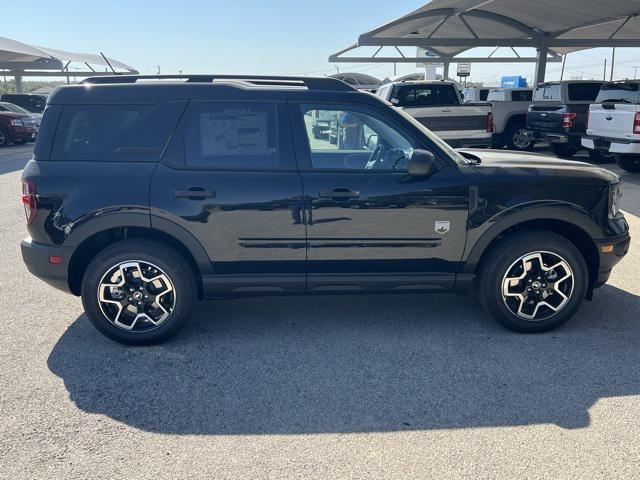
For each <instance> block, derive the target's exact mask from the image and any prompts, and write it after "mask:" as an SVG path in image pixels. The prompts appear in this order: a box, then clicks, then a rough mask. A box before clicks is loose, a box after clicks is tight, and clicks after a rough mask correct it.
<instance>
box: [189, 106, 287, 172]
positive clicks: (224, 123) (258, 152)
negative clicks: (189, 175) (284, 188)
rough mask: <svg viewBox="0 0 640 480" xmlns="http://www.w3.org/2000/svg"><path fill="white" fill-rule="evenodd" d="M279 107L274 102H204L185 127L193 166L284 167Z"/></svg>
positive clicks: (190, 161)
mask: <svg viewBox="0 0 640 480" xmlns="http://www.w3.org/2000/svg"><path fill="white" fill-rule="evenodd" d="M277 125H278V119H277V109H276V105H275V104H271V103H243V102H237V103H203V104H200V105H199V106H198V107H197V108H196V110H195V111H194V112H193V114H192V115H191V118H190V119H189V121H188V123H187V128H186V131H185V153H186V164H187V166H189V167H202V168H225V169H273V168H278V167H280V158H279V152H278V132H277Z"/></svg>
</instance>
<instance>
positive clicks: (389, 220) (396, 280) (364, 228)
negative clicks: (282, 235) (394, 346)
mask: <svg viewBox="0 0 640 480" xmlns="http://www.w3.org/2000/svg"><path fill="white" fill-rule="evenodd" d="M318 111H321V112H322V116H324V117H330V118H331V119H332V121H331V126H330V128H329V129H328V131H326V132H324V134H323V135H322V136H321V137H320V138H315V137H316V136H317V135H316V136H314V134H313V128H312V119H313V118H314V116H318V113H317V112H318ZM291 115H292V119H293V122H294V135H295V138H296V150H297V152H298V155H299V158H298V160H299V164H300V167H301V174H302V182H303V189H304V194H305V199H306V209H305V213H306V222H307V248H308V253H307V260H308V262H307V272H308V276H307V288H308V290H309V291H311V292H313V291H323V290H324V291H331V290H337V291H339V290H342V291H344V290H347V291H348V290H358V289H367V290H407V289H411V290H440V289H449V288H452V287H453V285H454V282H455V274H456V273H457V272H458V271H459V267H460V260H461V257H462V253H463V250H464V246H465V241H466V221H467V206H468V186H467V183H466V181H465V178H464V176H463V175H462V174H461V173H460V172H459V170H458V169H457V167H455V166H443V167H442V168H440V169H439V170H438V171H437V172H436V173H435V174H433V175H432V176H430V177H428V178H413V177H410V176H408V175H407V173H406V169H407V165H408V161H409V158H410V157H411V153H412V152H413V149H414V148H418V147H420V148H425V147H424V145H423V144H421V142H420V140H416V138H415V136H414V135H415V132H414V133H411V132H407V131H404V130H403V128H402V126H400V125H399V124H397V123H396V122H395V120H394V119H393V118H391V116H389V115H388V114H387V113H385V112H384V109H376V108H373V107H368V106H360V105H358V106H355V105H353V104H344V105H339V104H338V105H336V104H332V105H329V104H326V105H325V104H298V103H296V104H292V105H291Z"/></svg>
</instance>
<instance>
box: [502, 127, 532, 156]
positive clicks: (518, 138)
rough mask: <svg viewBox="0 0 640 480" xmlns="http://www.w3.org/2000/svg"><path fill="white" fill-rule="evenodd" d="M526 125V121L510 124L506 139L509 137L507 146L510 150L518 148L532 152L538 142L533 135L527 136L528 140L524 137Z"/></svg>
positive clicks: (521, 150)
mask: <svg viewBox="0 0 640 480" xmlns="http://www.w3.org/2000/svg"><path fill="white" fill-rule="evenodd" d="M526 130H527V129H526V126H525V124H524V123H514V124H512V125H510V126H509V128H508V130H507V133H506V137H505V138H506V139H507V148H509V150H517V151H520V152H530V151H531V150H533V147H534V146H535V144H536V142H535V140H534V139H533V138H531V137H528V136H527V137H526V141H525V140H524V139H523V137H524V136H525V135H526Z"/></svg>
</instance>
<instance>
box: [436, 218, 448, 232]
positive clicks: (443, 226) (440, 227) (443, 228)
mask: <svg viewBox="0 0 640 480" xmlns="http://www.w3.org/2000/svg"><path fill="white" fill-rule="evenodd" d="M450 229H451V222H450V221H449V220H437V221H436V232H438V233H439V234H440V235H444V234H445V233H447V232H448V231H449V230H450Z"/></svg>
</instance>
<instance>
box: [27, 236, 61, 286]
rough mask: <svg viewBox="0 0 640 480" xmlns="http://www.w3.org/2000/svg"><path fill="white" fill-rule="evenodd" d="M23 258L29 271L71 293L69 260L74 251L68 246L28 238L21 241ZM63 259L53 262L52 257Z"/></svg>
mask: <svg viewBox="0 0 640 480" xmlns="http://www.w3.org/2000/svg"><path fill="white" fill-rule="evenodd" d="M20 250H21V251H22V260H23V261H24V263H25V265H26V266H27V269H28V270H29V272H31V273H32V274H33V275H35V276H36V277H38V278H39V279H40V280H42V281H44V282H46V283H48V284H49V285H51V286H52V287H55V288H57V289H58V290H62V291H63V292H67V293H71V289H70V288H69V278H68V275H69V260H70V258H71V254H72V251H71V249H70V248H68V247H60V246H52V245H45V244H42V243H38V242H34V241H33V240H31V238H26V239H24V240H23V241H22V242H21V243H20ZM52 256H56V257H60V258H61V259H62V263H61V264H52V263H51V262H50V257H52Z"/></svg>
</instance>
